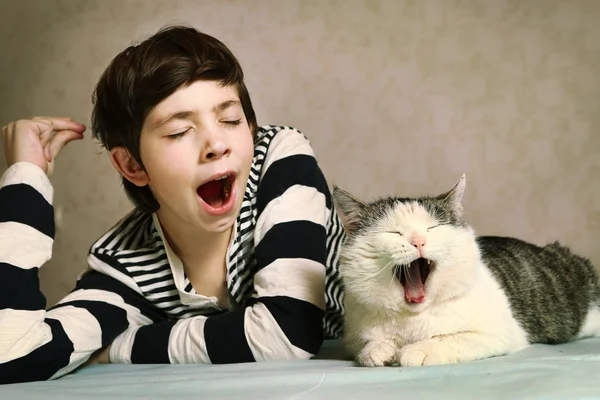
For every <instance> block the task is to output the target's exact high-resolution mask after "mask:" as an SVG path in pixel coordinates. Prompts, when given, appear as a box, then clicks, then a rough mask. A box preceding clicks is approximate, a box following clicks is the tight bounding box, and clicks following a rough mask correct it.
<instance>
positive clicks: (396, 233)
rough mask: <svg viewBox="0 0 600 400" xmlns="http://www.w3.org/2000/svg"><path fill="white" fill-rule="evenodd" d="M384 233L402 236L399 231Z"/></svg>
mask: <svg viewBox="0 0 600 400" xmlns="http://www.w3.org/2000/svg"><path fill="white" fill-rule="evenodd" d="M386 233H392V234H394V235H400V236H402V232H400V231H388V232H386Z"/></svg>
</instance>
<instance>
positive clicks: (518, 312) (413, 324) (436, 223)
mask: <svg viewBox="0 0 600 400" xmlns="http://www.w3.org/2000/svg"><path fill="white" fill-rule="evenodd" d="M464 189H465V177H464V176H463V177H462V178H461V180H460V181H459V182H458V183H457V184H456V185H455V186H454V188H452V189H451V190H450V191H448V192H446V193H443V194H441V195H439V196H424V197H418V198H399V197H390V198H384V199H379V200H376V201H373V202H363V201H361V200H359V199H357V198H356V197H354V196H352V195H351V194H349V193H348V192H345V191H343V190H341V189H339V188H337V187H335V188H334V192H333V195H334V201H335V204H336V207H337V209H338V211H339V212H340V214H341V216H342V220H343V222H344V227H345V229H346V233H347V238H346V242H345V243H344V246H343V249H342V251H341V254H340V272H341V274H342V277H343V280H344V285H345V300H344V301H345V308H346V315H345V321H344V325H345V328H344V338H343V341H344V344H345V345H346V347H347V348H348V349H349V350H350V352H351V353H352V354H353V356H354V357H355V358H356V360H357V361H358V363H359V364H360V365H364V366H382V365H388V364H393V363H398V364H400V365H402V366H417V365H428V364H449V363H458V362H467V361H472V360H476V359H481V358H486V357H493V356H498V355H504V354H509V353H512V352H514V351H517V350H519V349H522V348H523V347H525V346H527V345H529V344H531V343H563V342H567V341H570V340H574V339H578V338H582V337H587V336H598V335H600V305H599V304H600V289H599V285H598V277H597V276H596V272H595V270H594V268H593V266H592V264H591V263H590V261H589V260H587V259H586V258H584V257H581V256H578V255H575V254H573V253H572V252H571V251H570V250H569V249H568V248H567V247H564V246H561V245H560V244H558V243H554V244H549V245H547V246H543V247H542V246H537V245H534V244H531V243H528V242H525V241H522V240H519V239H516V238H509V237H496V236H481V237H477V236H476V235H475V232H474V230H473V228H472V227H471V226H470V225H469V224H468V223H467V222H466V221H465V220H464V218H463V208H462V195H463V193H464Z"/></svg>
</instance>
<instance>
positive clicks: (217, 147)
mask: <svg viewBox="0 0 600 400" xmlns="http://www.w3.org/2000/svg"><path fill="white" fill-rule="evenodd" d="M229 154H231V148H230V147H229V145H228V144H227V143H226V142H225V141H224V140H222V139H217V138H215V139H213V140H208V141H207V143H206V147H205V148H204V150H203V151H202V156H201V158H202V161H203V162H207V161H215V160H218V159H220V158H222V157H226V156H228V155H229Z"/></svg>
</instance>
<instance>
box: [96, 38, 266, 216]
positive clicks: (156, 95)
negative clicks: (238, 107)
mask: <svg viewBox="0 0 600 400" xmlns="http://www.w3.org/2000/svg"><path fill="white" fill-rule="evenodd" d="M199 80H205V81H218V82H220V83H221V84H222V85H223V86H230V85H232V86H233V87H234V88H235V89H236V90H237V93H238V96H239V98H240V102H241V104H242V108H243V110H244V114H245V116H246V120H247V121H248V125H249V127H250V131H251V132H252V135H253V136H255V135H256V131H257V130H258V126H257V122H256V115H255V113H254V109H253V107H252V102H251V101H250V95H249V93H248V89H247V88H246V85H245V84H244V74H243V72H242V68H241V66H240V64H239V62H238V60H237V58H236V57H235V56H234V55H233V54H232V53H231V51H230V50H229V49H228V48H227V47H226V46H225V45H224V44H223V43H222V42H220V41H219V40H217V39H216V38H214V37H212V36H209V35H207V34H204V33H202V32H199V31H198V30H196V29H194V28H191V27H186V26H171V27H165V28H163V29H161V30H159V31H158V32H157V33H155V34H154V35H152V36H151V37H149V38H148V39H146V40H144V41H143V42H141V43H140V44H138V45H135V46H130V47H128V48H127V49H125V50H123V51H122V52H121V53H120V54H118V55H117V56H116V57H115V58H114V59H113V60H112V62H111V63H110V65H109V66H108V67H107V68H106V70H105V71H104V72H103V74H102V76H101V77H100V80H99V81H98V83H97V85H96V88H95V90H94V93H93V96H92V102H93V104H94V108H93V111H92V121H91V125H92V126H91V127H92V132H93V136H94V138H95V139H98V140H99V141H100V142H101V144H102V146H104V147H105V148H106V149H107V150H109V151H110V150H111V149H112V148H114V147H116V146H123V147H125V148H126V149H127V150H128V151H129V153H130V154H131V156H132V157H133V158H134V159H135V160H136V161H137V163H138V164H139V165H140V166H141V167H142V168H144V165H143V163H142V160H141V157H140V136H141V132H142V126H143V124H144V120H145V119H146V117H147V116H148V114H149V113H150V112H151V111H152V109H153V108H154V107H155V106H156V105H158V103H160V102H161V101H162V100H164V99H165V98H167V97H168V96H170V95H171V94H173V93H174V92H175V91H177V90H178V89H180V88H182V87H185V86H188V85H190V84H192V83H193V82H196V81H199ZM122 179H123V186H124V188H125V192H126V193H127V196H128V197H129V199H130V200H131V201H132V202H133V203H134V204H135V206H136V207H137V208H138V209H139V210H141V211H143V212H146V213H152V212H155V211H156V210H158V208H159V204H158V202H157V201H156V199H155V197H154V195H153V194H152V192H151V191H150V188H149V187H148V186H144V187H138V186H136V185H134V184H133V183H131V182H129V181H128V180H127V179H126V178H125V177H122Z"/></svg>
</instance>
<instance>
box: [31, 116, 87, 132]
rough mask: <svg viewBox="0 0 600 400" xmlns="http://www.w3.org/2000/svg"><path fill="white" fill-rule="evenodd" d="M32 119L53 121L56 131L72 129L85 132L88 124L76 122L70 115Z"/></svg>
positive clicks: (35, 119)
mask: <svg viewBox="0 0 600 400" xmlns="http://www.w3.org/2000/svg"><path fill="white" fill-rule="evenodd" d="M32 120H33V121H36V122H38V121H39V122H45V123H51V124H52V125H54V130H55V131H61V130H71V131H75V132H81V133H83V132H84V131H85V129H86V126H85V125H84V124H79V123H77V122H74V121H73V120H72V119H71V118H68V117H64V118H63V117H35V118H33V119H32Z"/></svg>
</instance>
